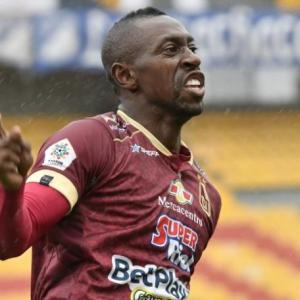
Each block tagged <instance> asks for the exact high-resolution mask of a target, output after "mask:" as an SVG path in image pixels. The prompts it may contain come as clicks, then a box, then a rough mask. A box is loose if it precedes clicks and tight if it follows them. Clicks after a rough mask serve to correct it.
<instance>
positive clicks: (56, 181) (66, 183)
mask: <svg viewBox="0 0 300 300" xmlns="http://www.w3.org/2000/svg"><path fill="white" fill-rule="evenodd" d="M45 177H48V178H49V177H51V180H49V181H48V183H47V185H48V186H50V187H52V188H54V189H55V190H57V191H58V192H60V193H61V194H62V195H63V196H65V198H66V199H67V200H68V202H69V204H70V211H71V210H72V208H73V207H74V205H75V204H76V202H77V200H78V192H77V189H76V188H75V186H74V184H73V183H72V181H71V180H70V179H68V178H67V177H65V176H64V175H62V174H60V173H58V172H55V171H52V170H48V169H43V170H39V171H37V172H35V173H33V174H31V175H30V176H29V177H28V178H27V180H26V182H36V183H40V184H43V178H45Z"/></svg>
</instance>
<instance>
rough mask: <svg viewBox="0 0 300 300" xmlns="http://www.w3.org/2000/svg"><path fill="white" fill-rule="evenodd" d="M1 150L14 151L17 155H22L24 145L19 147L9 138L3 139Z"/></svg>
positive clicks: (0, 140) (1, 140)
mask: <svg viewBox="0 0 300 300" xmlns="http://www.w3.org/2000/svg"><path fill="white" fill-rule="evenodd" d="M0 149H1V150H2V151H13V152H14V153H16V154H17V155H21V153H22V151H23V147H22V145H19V144H17V143H15V142H13V141H11V140H9V139H8V137H4V138H3V139H0Z"/></svg>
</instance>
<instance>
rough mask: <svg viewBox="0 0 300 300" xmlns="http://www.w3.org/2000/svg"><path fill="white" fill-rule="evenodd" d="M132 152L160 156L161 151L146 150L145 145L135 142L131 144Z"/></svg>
mask: <svg viewBox="0 0 300 300" xmlns="http://www.w3.org/2000/svg"><path fill="white" fill-rule="evenodd" d="M131 152H132V153H144V154H146V155H147V156H159V153H158V152H157V151H155V150H146V149H145V148H144V147H142V146H140V145H138V144H134V145H132V146H131Z"/></svg>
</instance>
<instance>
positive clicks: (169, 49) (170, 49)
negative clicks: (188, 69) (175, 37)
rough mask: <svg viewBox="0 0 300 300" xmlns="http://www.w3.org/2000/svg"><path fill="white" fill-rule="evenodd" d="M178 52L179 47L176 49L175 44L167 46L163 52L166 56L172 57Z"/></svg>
mask: <svg viewBox="0 0 300 300" xmlns="http://www.w3.org/2000/svg"><path fill="white" fill-rule="evenodd" d="M179 50H180V47H178V46H177V45H176V44H169V45H167V46H166V47H165V48H164V49H163V51H164V53H166V54H167V55H174V54H176V53H177V52H178V51H179Z"/></svg>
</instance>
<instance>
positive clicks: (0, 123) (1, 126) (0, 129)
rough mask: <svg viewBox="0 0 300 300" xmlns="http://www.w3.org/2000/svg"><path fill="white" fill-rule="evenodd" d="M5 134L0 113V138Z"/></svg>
mask: <svg viewBox="0 0 300 300" xmlns="http://www.w3.org/2000/svg"><path fill="white" fill-rule="evenodd" d="M5 136H6V131H5V129H4V125H3V121H2V115H1V114H0V138H1V137H5Z"/></svg>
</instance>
